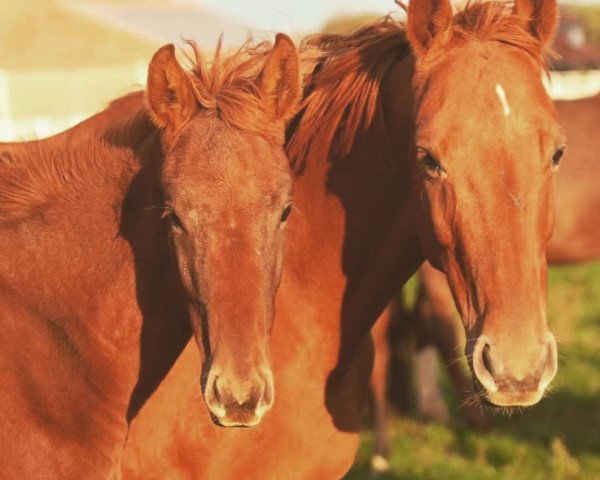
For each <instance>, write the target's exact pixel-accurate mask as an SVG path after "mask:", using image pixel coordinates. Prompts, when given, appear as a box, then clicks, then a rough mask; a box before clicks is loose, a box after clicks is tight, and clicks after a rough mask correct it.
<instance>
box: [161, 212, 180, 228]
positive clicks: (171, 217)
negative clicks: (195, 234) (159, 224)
mask: <svg viewBox="0 0 600 480" xmlns="http://www.w3.org/2000/svg"><path fill="white" fill-rule="evenodd" d="M161 217H162V218H163V219H165V220H167V221H168V222H169V225H170V226H171V228H172V229H173V230H175V231H180V232H182V231H184V230H185V228H183V223H181V220H180V219H179V217H178V216H177V215H176V214H175V212H174V211H173V210H171V209H167V210H165V211H164V212H163V214H162V215H161Z"/></svg>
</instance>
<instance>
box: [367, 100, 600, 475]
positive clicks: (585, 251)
mask: <svg viewBox="0 0 600 480" xmlns="http://www.w3.org/2000/svg"><path fill="white" fill-rule="evenodd" d="M555 105H556V109H557V112H558V115H559V118H560V120H561V123H562V125H563V128H564V130H565V134H566V137H567V140H568V143H569V152H568V158H567V159H566V160H565V162H563V165H562V166H561V169H560V174H559V175H558V176H557V177H556V182H555V197H556V222H555V226H554V234H553V236H552V239H551V240H550V242H549V244H548V249H547V253H546V256H547V259H548V262H549V263H550V264H554V265H558V264H565V263H581V262H588V261H593V260H597V259H598V258H600V222H599V221H598V215H599V214H600V193H599V190H598V186H597V181H596V175H597V171H598V161H597V152H598V151H600V137H599V136H598V133H599V132H598V128H599V127H598V126H599V125H600V95H596V96H595V97H589V98H582V99H578V100H568V101H556V102H555ZM418 276H419V280H420V287H419V291H418V294H417V300H416V304H415V306H414V308H413V311H412V313H411V314H409V315H406V312H400V306H399V305H394V306H393V307H390V308H389V309H388V310H386V312H384V314H383V315H382V316H381V318H380V319H379V320H378V321H377V324H376V325H375V326H374V327H373V338H374V342H375V356H376V360H375V365H376V366H377V368H375V369H374V370H373V377H372V380H371V382H372V388H373V393H374V402H375V403H374V405H375V409H376V413H375V459H374V461H373V463H374V466H376V465H380V466H381V467H382V469H385V466H386V464H387V460H386V457H387V455H388V453H389V434H388V419H387V399H386V393H387V385H388V381H389V361H390V351H389V346H388V335H389V328H390V323H391V322H400V324H399V325H398V326H397V327H396V328H398V329H400V330H402V331H404V332H405V334H406V333H407V332H409V331H411V332H414V334H415V335H416V337H417V348H423V347H427V346H430V345H431V346H433V347H435V349H436V350H437V351H438V352H439V353H440V355H441V358H442V362H443V364H444V365H445V366H446V369H447V371H448V374H449V378H450V381H451V383H452V386H453V390H454V392H455V393H456V395H457V396H458V397H459V399H460V400H461V402H462V406H461V410H462V412H463V414H464V415H465V418H466V420H467V421H468V422H469V423H470V424H471V425H473V426H485V425H487V423H488V422H486V418H485V417H484V416H483V413H482V410H481V407H480V406H478V405H476V404H473V402H472V401H471V395H472V394H471V388H470V384H471V382H470V380H469V378H468V377H467V376H466V375H465V372H464V369H463V365H462V363H461V362H459V361H457V360H458V359H457V354H458V352H459V351H460V348H461V343H462V342H461V339H460V338H459V335H458V332H457V330H456V322H455V309H456V307H455V304H454V300H453V298H452V293H451V292H450V290H449V289H448V283H447V281H446V278H445V276H444V274H443V273H441V272H438V271H437V270H435V269H433V268H432V267H431V265H428V264H424V265H423V266H422V267H421V268H420V269H419V274H418ZM396 312H399V313H398V314H396ZM403 313H404V314H403ZM407 322H408V323H407ZM421 355H425V358H426V359H428V358H429V356H430V353H422V354H419V355H418V357H417V367H418V363H419V362H420V359H421V358H422V357H421ZM434 355H435V352H434ZM426 361H427V364H428V365H427V366H426V367H425V368H423V369H418V372H417V373H416V378H415V380H416V387H417V388H416V392H417V399H418V402H419V407H420V410H421V412H422V413H423V414H424V415H425V416H426V417H429V418H433V419H435V420H438V421H443V420H445V419H447V417H448V412H447V408H446V407H445V404H444V400H443V397H442V395H441V391H440V386H439V385H438V383H437V382H438V377H437V373H438V370H437V358H434V359H433V363H430V362H429V361H428V360H426Z"/></svg>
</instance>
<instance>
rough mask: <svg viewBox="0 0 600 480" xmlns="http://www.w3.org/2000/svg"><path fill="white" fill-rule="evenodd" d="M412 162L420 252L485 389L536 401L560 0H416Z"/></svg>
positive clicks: (544, 355) (541, 381)
mask: <svg viewBox="0 0 600 480" xmlns="http://www.w3.org/2000/svg"><path fill="white" fill-rule="evenodd" d="M408 15H409V16H408V25H407V35H408V39H409V41H410V44H411V46H412V49H413V52H414V54H415V57H416V67H415V68H416V71H415V77H414V81H413V86H414V90H415V96H416V97H415V102H416V103H415V128H416V132H415V146H416V147H415V148H416V155H415V160H416V161H415V165H414V169H415V173H416V176H417V177H418V179H419V180H418V181H417V185H418V188H417V192H418V194H419V195H420V202H419V204H420V205H421V207H422V212H421V213H420V214H419V222H420V225H419V235H420V237H421V241H422V244H423V246H424V249H425V253H426V256H427V258H428V259H429V260H430V261H431V262H432V263H433V264H434V265H435V266H436V267H438V268H440V269H441V270H443V271H444V272H445V273H446V275H447V277H448V280H449V282H450V285H451V288H452V291H453V295H454V298H455V300H456V303H457V305H458V308H459V310H460V313H461V315H462V318H463V321H464V323H465V328H466V330H467V337H468V342H467V354H468V356H469V357H470V364H471V367H472V371H473V374H474V378H475V380H476V385H477V387H478V388H479V390H480V393H481V394H482V397H483V398H484V399H485V400H486V401H487V402H489V403H491V404H493V405H497V406H516V405H532V404H535V403H536V402H537V401H539V400H540V398H541V397H542V395H543V393H544V391H545V389H546V387H547V386H548V384H549V383H550V381H551V380H552V379H553V377H554V375H555V373H556V369H557V354H556V342H555V339H554V337H553V335H552V334H551V333H550V332H549V331H548V328H547V326H546V313H545V310H546V257H545V249H546V243H547V241H548V239H549V237H550V235H551V233H552V228H553V214H554V213H553V212H554V209H553V203H552V176H553V173H554V171H555V170H556V169H557V167H558V163H559V161H560V157H561V156H562V152H563V149H564V138H563V135H562V132H561V128H560V126H559V124H558V122H557V118H556V114H555V111H554V107H553V105H552V102H551V101H550V99H549V98H548V95H547V94H546V92H545V90H544V88H543V86H542V80H541V77H542V72H543V61H542V58H541V56H542V54H543V50H544V48H545V47H546V46H547V44H548V42H549V41H550V39H551V37H552V35H553V32H554V29H555V24H556V5H555V0H516V3H515V5H514V8H513V9H508V7H507V6H506V4H505V3H473V4H470V5H468V6H467V7H466V8H465V10H464V11H462V12H460V13H458V14H457V15H453V12H452V7H451V5H450V2H449V0H413V1H412V2H411V3H410V7H409V12H408Z"/></svg>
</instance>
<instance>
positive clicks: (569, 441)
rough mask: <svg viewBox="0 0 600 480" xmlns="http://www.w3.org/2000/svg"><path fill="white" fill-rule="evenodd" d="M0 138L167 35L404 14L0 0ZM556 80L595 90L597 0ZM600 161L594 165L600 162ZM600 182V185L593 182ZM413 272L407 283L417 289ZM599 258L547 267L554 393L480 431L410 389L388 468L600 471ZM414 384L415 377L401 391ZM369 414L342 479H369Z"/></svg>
mask: <svg viewBox="0 0 600 480" xmlns="http://www.w3.org/2000/svg"><path fill="white" fill-rule="evenodd" d="M0 6H1V7H2V15H1V16H0V45H1V48H0V140H1V141H12V140H24V139H31V138H41V137H45V136H48V135H51V134H53V133H56V132H59V131H62V130H64V129H66V128H68V127H70V126H72V125H74V124H75V123H77V122H79V121H81V120H82V119H84V118H86V117H88V116H90V115H91V114H93V113H95V112H97V111H99V110H101V109H102V108H104V107H105V106H106V105H107V103H108V102H109V101H111V100H112V99H114V98H116V97H118V96H121V95H124V94H126V93H128V92H131V91H133V90H136V89H141V88H143V86H144V83H145V79H146V69H147V65H148V62H149V60H150V58H151V56H152V54H153V53H154V52H155V51H156V49H157V48H158V47H160V46H161V45H163V44H165V43H168V42H174V43H176V44H179V45H182V43H183V42H182V39H184V38H185V39H193V40H195V41H196V42H198V43H199V44H200V46H201V47H202V48H203V49H205V51H207V52H210V51H211V50H212V49H213V48H214V46H215V44H216V41H217V38H218V36H219V35H220V34H221V33H224V34H225V43H226V45H230V46H234V45H238V44H240V43H242V42H243V41H245V40H246V39H247V38H249V37H250V36H252V37H254V38H259V39H260V38H270V37H272V36H273V35H274V33H275V32H277V31H284V32H287V33H289V34H291V35H292V36H293V37H294V38H295V39H297V40H298V39H300V38H302V37H303V36H304V35H306V34H308V33H316V32H319V31H329V32H338V33H344V32H347V31H350V30H351V29H353V28H355V27H357V26H359V25H360V24H361V23H364V22H367V21H371V20H373V19H376V18H380V17H382V16H384V15H387V14H389V13H391V12H394V16H395V18H398V19H402V18H403V12H402V11H401V10H399V9H398V8H397V7H396V5H395V4H394V2H393V0H352V1H348V0H346V1H342V0H301V1H298V0H294V1H292V0H251V1H247V0H246V1H242V0H126V1H119V0H0ZM561 17H562V22H561V26H560V30H559V32H558V35H557V38H556V42H555V45H554V48H555V50H556V51H557V52H558V54H559V55H560V57H559V58H557V59H556V60H554V61H553V63H552V66H553V68H554V69H555V70H556V71H555V72H553V73H552V78H551V81H550V82H549V84H548V88H549V89H550V90H551V92H552V95H553V96H554V97H555V98H577V97H583V96H590V95H593V94H595V93H597V92H600V1H599V0H581V1H578V2H569V3H567V2H564V3H561ZM599 171H600V170H599ZM599 185H600V182H599ZM414 289H415V282H414V281H413V282H412V283H411V285H410V286H409V289H408V291H409V294H408V298H409V300H408V303H409V304H410V297H411V294H410V292H411V291H413V292H414ZM599 293H600V265H597V264H593V265H587V266H586V265H584V266H575V267H560V268H553V269H552V270H551V272H550V291H549V322H550V323H551V326H552V328H553V331H554V332H555V333H556V336H557V338H558V339H559V343H560V347H559V348H560V351H561V358H560V367H559V374H558V376H557V378H556V380H555V384H556V387H555V391H554V392H553V393H552V394H551V395H550V397H549V398H547V399H545V400H543V401H542V403H541V404H540V405H538V406H536V407H535V408H532V409H528V410H526V411H524V412H521V413H517V414H515V415H513V416H512V417H511V418H506V417H504V416H495V417H490V420H491V427H490V428H489V429H488V430H487V431H485V432H481V431H477V430H473V429H472V428H469V427H468V426H467V425H466V424H465V423H464V421H463V420H462V419H461V417H460V416H459V415H457V411H458V405H457V403H456V400H454V399H453V397H452V395H451V392H450V388H449V387H448V381H447V379H443V380H442V382H443V388H444V390H445V395H446V396H447V399H448V401H449V402H450V417H449V419H447V420H446V421H445V422H444V423H441V424H440V423H435V422H431V421H428V420H426V419H425V418H424V417H423V416H422V415H421V413H420V412H419V411H418V409H417V408H416V407H415V405H414V402H411V400H410V398H407V399H406V401H405V402H404V403H405V405H404V408H403V410H402V412H401V414H400V413H398V414H396V416H395V419H394V421H393V423H392V452H391V455H390V464H391V465H390V466H391V469H390V471H389V472H388V473H387V474H385V475H384V476H382V477H381V478H388V479H444V480H447V479H461V480H468V479H478V480H479V479H498V480H504V479H527V480H534V479H540V480H547V479H571V478H572V479H586V480H587V479H600V295H599ZM406 392H407V394H406V395H407V396H408V397H410V395H411V386H410V385H408V386H407V388H406ZM372 448H373V432H372V430H371V428H370V423H369V420H368V418H367V421H366V427H365V432H364V435H363V441H362V443H361V448H360V452H359V455H358V458H357V462H356V465H355V467H354V468H353V470H352V471H351V472H350V473H349V474H348V476H347V478H348V479H357V480H358V479H366V478H369V477H370V476H371V471H370V459H371V452H372Z"/></svg>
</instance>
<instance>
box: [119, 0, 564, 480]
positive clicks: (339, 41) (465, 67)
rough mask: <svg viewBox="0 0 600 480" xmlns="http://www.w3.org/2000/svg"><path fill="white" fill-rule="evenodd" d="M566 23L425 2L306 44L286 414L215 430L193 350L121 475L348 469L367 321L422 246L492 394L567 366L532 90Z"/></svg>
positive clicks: (287, 277)
mask: <svg viewBox="0 0 600 480" xmlns="http://www.w3.org/2000/svg"><path fill="white" fill-rule="evenodd" d="M555 17H556V10H555V4H554V2H552V1H548V2H545V1H544V2H539V3H537V2H536V3H533V2H528V1H519V2H518V3H517V5H516V7H515V11H514V12H513V11H511V10H510V9H508V8H507V7H506V6H505V4H495V3H491V4H479V3H474V4H472V5H470V6H468V7H467V8H466V9H465V10H464V11H463V12H461V13H459V14H458V15H457V16H453V14H452V10H451V6H450V3H449V2H446V1H442V2H438V1H435V2H434V1H428V0H416V1H414V2H411V10H410V11H409V17H408V24H407V26H406V28H405V27H404V26H403V25H401V24H398V23H395V22H391V21H386V22H378V23H375V24H373V25H370V26H368V27H366V28H364V29H362V30H359V31H358V32H356V33H355V34H352V35H349V36H321V37H316V38H314V39H313V40H312V41H309V45H308V47H307V49H306V51H305V53H304V55H305V58H307V59H308V60H307V63H308V65H306V68H307V70H309V71H311V73H310V74H309V75H308V77H307V81H306V96H305V100H304V108H303V110H302V111H301V113H300V114H299V116H298V117H297V118H296V119H295V120H294V121H293V122H292V125H291V126H290V129H289V137H290V140H289V143H288V154H289V155H290V157H291V158H292V159H293V160H294V161H295V166H296V169H297V170H296V178H295V182H294V197H295V205H296V206H297V214H296V215H294V216H293V217H292V218H291V219H290V222H291V223H290V225H289V231H288V234H289V236H288V240H287V243H286V249H287V252H286V258H287V260H286V264H285V266H284V272H283V276H282V284H281V287H280V290H279V293H278V295H277V302H276V320H275V323H274V327H273V336H272V344H271V356H272V365H273V373H274V377H275V383H276V385H277V392H278V393H277V400H276V402H275V405H274V407H273V409H272V410H271V412H270V413H269V415H267V416H266V417H265V419H264V420H263V422H262V423H261V424H260V425H259V426H257V427H256V428H253V429H249V430H243V431H231V430H222V429H217V428H215V427H214V426H213V425H211V424H210V423H209V422H207V421H206V420H205V418H206V415H204V414H202V412H200V411H199V410H198V408H197V401H196V396H197V395H195V390H194V389H193V384H191V383H190V382H189V378H190V376H189V372H191V371H195V370H196V369H197V368H198V365H197V360H196V359H195V357H194V356H193V355H191V354H190V350H189V349H187V350H186V352H184V354H183V356H182V357H181V358H180V359H179V361H178V362H177V364H176V365H175V367H174V369H173V370H172V371H171V373H170V374H169V375H168V376H167V378H166V379H165V381H164V382H163V383H162V384H161V385H160V387H159V388H158V389H157V391H156V393H155V394H154V395H153V396H152V398H151V399H150V400H149V401H148V403H147V404H146V405H145V407H144V409H142V411H141V412H140V414H139V415H138V416H137V418H136V419H135V420H134V421H133V423H132V430H131V434H130V436H129V440H128V445H127V448H126V454H125V457H124V471H123V476H124V478H128V479H131V478H143V479H146V480H147V479H152V478H161V479H167V478H191V477H193V478H206V479H219V480H225V479H238V478H260V479H265V478H273V479H279V478H301V479H306V478H318V479H332V478H341V477H342V476H343V475H344V473H345V472H346V471H347V470H348V468H349V467H350V465H351V464H352V461H353V458H354V454H355V451H356V445H357V442H358V432H359V430H360V426H361V413H362V407H363V403H364V398H365V394H366V393H367V391H368V381H369V376H370V369H371V362H372V344H371V340H370V336H369V332H370V329H371V326H372V325H373V322H374V321H375V320H376V318H377V317H378V315H379V314H380V313H381V311H382V310H383V308H384V307H385V306H386V305H387V303H388V302H389V300H390V299H391V297H392V296H393V295H394V294H395V292H396V289H397V288H398V286H400V285H402V284H403V283H404V282H405V281H406V280H407V279H408V277H409V276H410V275H411V274H412V273H413V272H414V271H415V269H416V268H417V267H418V265H420V264H421V263H422V261H423V259H424V258H425V256H426V257H427V258H428V259H429V260H431V261H433V262H435V263H436V264H437V265H439V266H441V267H442V268H443V269H444V271H446V272H447V273H448V275H449V276H450V278H451V282H452V285H453V289H454V291H455V294H456V296H457V297H458V298H460V299H461V302H462V303H461V309H462V310H461V313H462V315H463V320H464V322H465V325H466V326H467V330H468V335H469V338H470V342H469V354H470V358H472V359H473V361H472V364H473V367H474V369H475V371H476V374H477V375H478V376H479V378H480V379H481V381H480V383H481V388H482V392H483V393H482V396H485V397H486V398H487V399H488V400H489V401H490V402H493V403H495V404H498V405H523V404H532V403H535V402H536V401H537V400H539V398H540V397H541V396H542V394H543V392H544V389H545V387H546V386H547V384H548V383H549V381H550V380H551V379H552V377H553V376H554V373H555V371H556V348H555V343H554V339H553V337H552V335H551V334H549V332H548V331H547V328H546V325H545V312H544V306H545V278H546V277H545V275H546V265H545V258H544V251H545V248H546V241H547V238H548V236H549V232H550V230H551V223H552V214H553V208H552V201H551V193H552V172H553V170H554V169H555V164H557V163H558V161H559V159H560V158H559V157H560V155H561V154H562V146H563V144H562V142H563V138H562V133H561V130H560V127H559V125H558V123H557V120H556V118H555V112H554V107H553V105H552V102H551V101H550V100H549V98H548V97H547V94H546V92H545V90H544V88H543V86H542V83H541V72H542V69H543V63H542V58H541V55H542V53H543V50H544V48H545V46H546V45H547V43H548V41H549V40H550V37H551V35H552V32H553V30H554V26H555V20H556V18H555ZM407 38H408V40H407ZM411 49H412V51H413V52H414V54H413V55H411V54H410V51H411ZM413 112H414V113H413ZM490 251H492V252H494V255H489V252H490ZM508 293H510V294H508ZM514 332H518V335H513V333H514ZM472 352H474V354H471V353H472ZM515 352H519V355H516V354H515ZM484 358H485V361H484ZM185 379H188V382H187V384H186V383H185Z"/></svg>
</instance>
